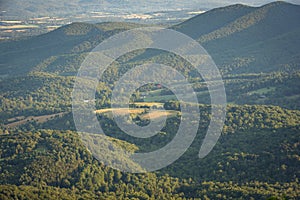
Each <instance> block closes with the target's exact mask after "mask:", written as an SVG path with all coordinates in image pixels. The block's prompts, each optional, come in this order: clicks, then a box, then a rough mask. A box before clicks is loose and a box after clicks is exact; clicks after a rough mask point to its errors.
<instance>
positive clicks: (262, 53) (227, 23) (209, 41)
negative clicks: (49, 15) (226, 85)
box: [175, 2, 300, 73]
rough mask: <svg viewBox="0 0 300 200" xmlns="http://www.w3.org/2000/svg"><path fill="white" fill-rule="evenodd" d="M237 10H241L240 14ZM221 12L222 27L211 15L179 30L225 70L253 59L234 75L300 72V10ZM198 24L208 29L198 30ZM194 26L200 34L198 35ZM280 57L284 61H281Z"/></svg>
mask: <svg viewBox="0 0 300 200" xmlns="http://www.w3.org/2000/svg"><path fill="white" fill-rule="evenodd" d="M237 7H239V8H240V9H237V10H236V8H237ZM224 10H225V12H224ZM217 11H218V13H217V16H218V19H219V23H220V24H222V26H221V27H217V26H215V22H214V21H210V19H209V18H208V17H207V15H209V14H211V13H210V12H208V13H205V14H202V15H199V16H197V17H195V18H193V19H192V20H189V21H187V22H184V23H182V24H180V25H178V26H175V29H176V30H178V31H182V32H184V33H185V34H187V35H191V36H192V37H193V38H195V39H197V40H198V41H199V42H200V43H201V44H202V45H203V46H204V47H205V48H206V50H207V51H208V52H209V53H211V55H212V57H213V58H214V59H215V61H216V63H217V64H218V65H219V67H220V68H221V69H222V66H223V65H225V64H228V63H232V62H233V60H234V59H237V58H244V59H245V58H248V59H251V63H250V64H249V63H247V65H244V66H241V68H240V69H239V70H233V71H231V72H230V73H244V72H257V73H259V72H271V71H281V70H284V68H283V67H282V66H283V65H291V66H292V67H293V68H294V70H299V66H298V65H296V63H299V61H300V57H299V52H300V41H299V38H300V35H299V27H300V21H299V20H298V19H299V18H300V6H298V5H293V4H288V3H285V2H274V3H270V4H267V5H265V6H262V7H259V8H249V7H245V6H240V5H235V6H231V7H226V9H225V8H223V9H217V10H215V11H214V12H217ZM211 12H212V11H211ZM227 12H229V13H231V15H229V14H228V13H227ZM241 12H242V13H241ZM233 13H235V15H234V14H233ZM233 15H234V16H235V17H232V16H233ZM197 24H204V25H202V26H200V25H199V26H198V27H197V26H196V25H197ZM208 24H209V25H210V24H212V25H211V26H209V27H210V28H211V30H210V31H209V32H207V31H203V30H205V29H207V26H208ZM193 25H195V26H196V27H197V28H196V30H199V31H195V27H194V26H193ZM279 56H280V57H281V58H280V59H277V58H278V57H279ZM270 61H271V62H270ZM249 65H250V66H249Z"/></svg>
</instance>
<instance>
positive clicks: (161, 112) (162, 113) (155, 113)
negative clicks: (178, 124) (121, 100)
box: [140, 110, 180, 120]
mask: <svg viewBox="0 0 300 200" xmlns="http://www.w3.org/2000/svg"><path fill="white" fill-rule="evenodd" d="M178 113H180V112H179V111H175V110H151V111H150V112H149V113H146V114H143V115H141V116H140V118H141V119H142V120H145V119H158V118H160V117H164V116H166V117H170V116H176V115H177V114H178Z"/></svg>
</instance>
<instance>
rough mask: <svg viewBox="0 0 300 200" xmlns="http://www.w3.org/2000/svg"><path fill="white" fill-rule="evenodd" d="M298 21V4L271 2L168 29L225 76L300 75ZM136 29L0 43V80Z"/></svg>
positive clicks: (60, 32) (86, 28) (80, 30)
mask: <svg viewBox="0 0 300 200" xmlns="http://www.w3.org/2000/svg"><path fill="white" fill-rule="evenodd" d="M299 19H300V6H299V5H293V4H289V3H284V2H275V3H270V4H267V5H265V6H262V7H259V8H255V7H249V6H244V5H239V4H237V5H232V6H228V7H224V8H218V9H213V10H211V11H208V12H206V13H204V14H200V15H198V16H196V17H193V18H191V19H189V20H187V21H185V22H183V23H181V24H179V25H176V26H173V27H171V28H173V29H175V30H177V31H180V32H182V33H185V34H187V35H188V36H190V37H192V38H194V39H196V40H198V41H199V42H200V43H201V44H202V45H203V46H204V47H205V48H206V50H207V51H208V52H209V53H210V54H211V55H212V57H213V59H214V60H215V62H216V63H217V65H218V67H219V68H220V70H221V71H223V72H224V73H245V72H252V73H260V72H272V71H286V72H289V71H295V70H299V64H298V63H299V61H300V53H299V52H300V20H299ZM140 26H143V25H139V24H132V23H125V22H124V23H101V24H86V23H73V24H70V25H67V26H64V27H61V28H59V29H57V30H55V31H52V32H50V33H47V34H44V35H40V36H36V37H31V38H29V39H25V40H20V41H8V42H1V43H0V50H1V53H0V60H1V63H0V64H1V69H0V72H1V76H2V77H3V76H5V75H17V74H19V73H22V72H24V71H27V72H28V71H31V70H32V67H35V66H36V65H37V64H39V63H41V62H42V61H44V60H45V59H47V58H49V57H51V56H58V57H61V56H62V55H63V56H64V57H65V56H66V55H65V54H67V55H70V54H73V53H74V52H75V51H77V53H80V52H81V53H83V52H88V51H90V50H91V49H92V48H93V47H95V46H96V45H97V44H99V43H100V42H101V41H103V40H104V39H105V38H107V37H109V36H111V35H113V34H115V33H117V32H119V31H122V30H128V29H131V28H135V27H140ZM76 49H77V50H76ZM24 61H26V62H24ZM78 67H79V66H77V68H78Z"/></svg>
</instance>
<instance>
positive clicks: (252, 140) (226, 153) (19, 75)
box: [0, 2, 300, 199]
mask: <svg viewBox="0 0 300 200" xmlns="http://www.w3.org/2000/svg"><path fill="white" fill-rule="evenodd" d="M298 19H300V6H297V5H292V4H288V3H285V2H274V3H270V4H267V5H265V6H262V7H249V6H245V5H240V4H237V5H232V6H228V7H224V8H217V9H214V10H211V11H208V12H206V13H204V14H201V15H198V16H196V17H194V18H192V19H190V20H187V21H185V22H183V23H181V24H179V25H176V26H173V27H170V28H171V29H174V30H177V31H180V32H182V33H185V34H187V35H189V36H190V37H192V38H194V39H195V40H197V41H199V42H200V44H201V45H203V46H204V47H205V49H206V50H207V51H208V52H209V53H210V55H211V56H212V58H213V59H214V61H215V62H216V64H217V67H218V68H219V69H220V72H221V74H222V78H223V80H224V85H225V90H226V94H227V100H228V103H229V105H228V106H227V115H226V121H225V125H224V127H223V132H222V135H221V137H220V139H219V141H218V143H217V145H216V146H215V148H214V149H213V151H212V152H211V153H210V154H209V155H208V156H207V157H205V158H204V159H199V158H198V153H199V148H200V146H201V144H202V141H203V136H204V133H205V132H206V129H207V127H208V123H209V120H210V117H211V111H210V106H209V103H210V97H209V93H208V91H207V87H206V84H205V82H204V81H203V80H202V79H201V78H199V77H198V76H197V74H195V73H193V71H190V68H189V66H188V65H187V63H186V62H185V61H183V60H182V59H180V58H178V57H176V56H175V55H172V54H168V53H166V52H163V53H162V52H160V51H153V50H146V51H144V50H141V51H135V52H131V53H130V54H128V55H124V56H122V57H121V58H119V59H118V60H117V62H116V63H114V64H112V65H111V66H110V68H109V69H108V70H107V71H106V72H105V73H104V78H103V80H101V82H100V83H99V85H98V87H97V89H96V93H95V97H96V108H95V109H99V110H101V109H103V110H105V109H104V108H107V107H110V96H111V91H112V90H113V87H114V85H115V83H116V81H118V78H120V77H121V76H122V75H123V74H124V73H125V72H126V71H128V70H129V69H131V68H133V67H135V66H137V65H139V64H141V63H144V62H158V63H162V64H164V62H163V61H165V64H169V65H170V66H172V67H174V68H175V69H177V70H178V71H180V72H182V73H183V74H184V75H185V76H186V78H187V79H188V80H189V81H190V82H191V85H192V87H193V89H194V90H195V94H196V95H197V97H198V100H199V103H200V104H199V105H196V106H199V109H200V112H201V113H200V114H201V120H200V122H199V130H198V134H197V137H196V138H195V140H194V142H193V144H192V145H191V147H190V148H189V149H188V150H187V151H186V153H185V154H184V155H183V156H182V157H181V158H180V159H179V160H177V161H176V162H175V163H173V164H171V165H170V166H168V167H166V168H164V169H162V170H159V171H157V172H154V173H145V174H130V173H123V172H120V171H117V170H113V169H111V168H109V167H107V166H104V164H103V163H102V162H101V161H98V160H97V159H95V158H94V157H93V156H92V155H91V153H90V152H89V151H88V150H87V149H86V147H85V146H84V145H83V143H82V142H81V140H80V137H79V135H78V134H77V133H76V129H75V126H74V121H73V116H72V112H71V109H72V108H71V103H72V102H71V100H72V99H71V92H72V88H73V85H74V80H75V76H76V74H77V71H78V68H79V67H80V65H81V63H82V62H83V60H84V59H85V57H86V55H87V54H88V53H89V52H90V51H91V50H92V49H93V48H94V47H95V46H97V45H98V44H99V43H100V42H101V41H103V40H105V39H106V38H108V37H110V36H112V35H114V34H116V33H119V32H121V31H125V30H129V29H132V28H137V27H145V26H146V25H142V24H134V23H123V22H112V23H108V22H107V23H100V24H88V23H78V22H77V23H72V24H69V25H67V26H64V27H61V28H59V29H57V30H54V31H52V32H50V33H47V34H43V35H40V36H34V37H30V38H24V39H20V40H11V41H3V42H0V127H1V132H0V199H299V198H300V196H299V194H300V184H299V176H300V168H299V166H300V156H299V155H300V142H299V138H300V135H299V134H300V127H299V121H300V111H299V110H300V104H299V102H300V81H299V80H300V71H299V63H300V43H299V42H300V29H299V27H300V21H299V20H298ZM178 84H180V83H178ZM144 93H147V94H146V95H144ZM142 94H143V95H142ZM141 96H145V97H141ZM135 98H136V100H137V101H138V103H145V105H143V106H140V107H139V108H137V109H142V112H143V114H145V113H146V114H147V113H148V112H150V111H149V110H150V107H151V106H147V103H148V104H150V105H151V104H157V103H159V104H162V105H164V107H165V108H166V109H167V110H170V111H173V113H175V115H171V116H169V117H168V119H167V123H166V125H165V127H164V128H163V130H161V132H159V134H157V135H155V136H153V137H151V138H149V139H147V140H146V139H145V140H141V139H140V138H136V139H135V138H132V137H129V136H128V135H127V134H125V133H124V132H123V131H122V130H120V129H119V128H118V127H117V125H116V124H115V122H114V121H113V119H112V118H111V117H110V115H109V114H107V113H104V114H97V117H98V120H99V123H100V124H101V126H102V127H103V129H104V131H105V133H106V134H107V135H108V136H109V137H110V139H111V140H112V141H114V142H115V144H118V145H120V146H122V147H126V148H127V149H128V150H130V151H137V152H143V151H145V152H148V151H153V150H155V149H159V148H161V147H162V146H164V145H166V144H167V143H168V142H169V141H171V140H172V138H173V137H174V133H175V132H176V130H177V128H178V125H179V124H180V117H181V116H180V109H181V108H180V105H179V102H178V100H177V99H176V96H175V95H174V94H173V93H172V92H171V91H170V90H168V89H166V88H158V87H157V85H155V84H149V85H146V86H144V87H142V88H141V89H140V91H138V92H137V93H136V94H135ZM143 101H144V102H143ZM248 104H251V105H248ZM134 106H135V107H137V105H135V104H134ZM194 106H195V105H194ZM141 107H142V108H141ZM46 115H49V116H51V117H49V119H47V120H45V121H43V122H39V121H35V120H34V119H35V118H33V117H43V116H46ZM55 115H56V116H55ZM131 117H132V119H134V120H136V119H138V121H139V123H141V124H143V123H144V124H147V123H148V121H147V120H148V119H143V118H141V117H140V116H138V115H137V114H132V115H131ZM19 120H20V121H21V120H24V121H25V122H24V123H20V124H19V125H16V126H9V124H11V123H14V122H19ZM101 146H102V148H104V149H105V148H106V149H109V148H111V147H109V146H107V144H103V145H101ZM105 152H106V151H105V150H104V151H103V152H102V153H103V154H105ZM116 160H118V158H116ZM123 161H124V162H126V159H123Z"/></svg>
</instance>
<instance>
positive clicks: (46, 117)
mask: <svg viewBox="0 0 300 200" xmlns="http://www.w3.org/2000/svg"><path fill="white" fill-rule="evenodd" d="M66 113H67V112H61V113H56V114H51V115H41V116H29V117H24V116H19V117H14V118H11V119H8V122H11V121H15V120H18V121H15V122H12V123H9V124H6V125H4V127H6V128H14V127H17V126H20V125H22V124H26V123H27V122H29V121H36V122H37V123H44V122H46V121H48V120H50V119H51V118H54V117H56V116H59V117H62V116H63V115H65V114H66Z"/></svg>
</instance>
